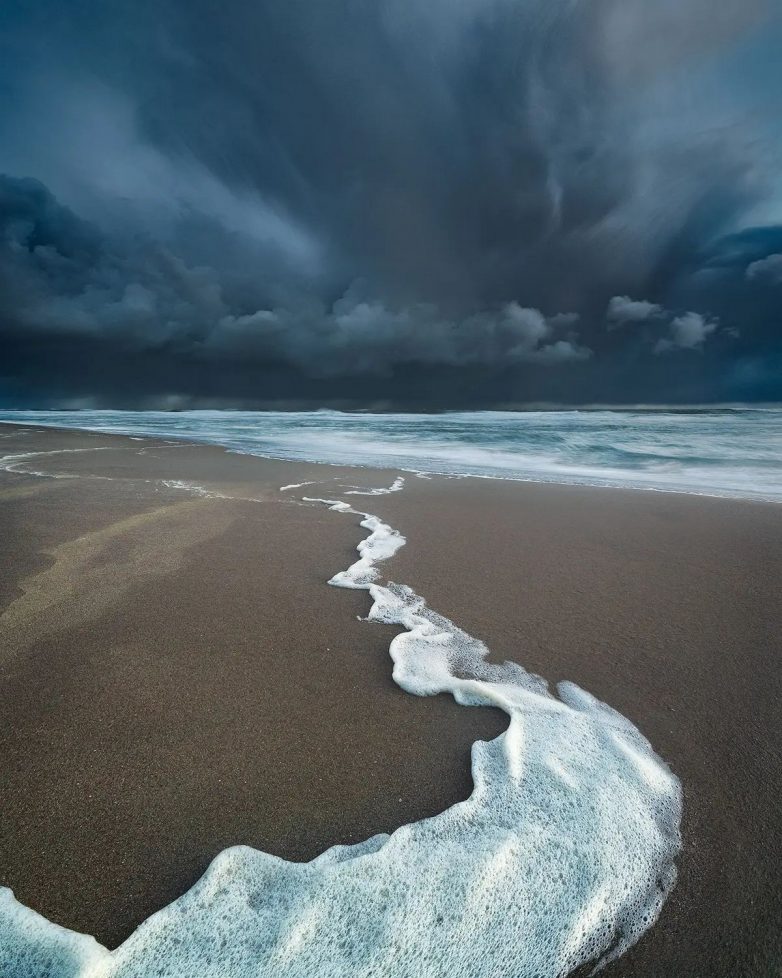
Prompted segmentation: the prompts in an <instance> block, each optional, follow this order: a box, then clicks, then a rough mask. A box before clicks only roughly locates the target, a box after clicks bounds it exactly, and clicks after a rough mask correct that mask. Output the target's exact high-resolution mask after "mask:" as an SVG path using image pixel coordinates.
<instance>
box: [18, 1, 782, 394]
mask: <svg viewBox="0 0 782 978" xmlns="http://www.w3.org/2000/svg"><path fill="white" fill-rule="evenodd" d="M0 20H1V21H2V27H3V30H2V37H3V41H2V42H1V45H0V65H1V67H0V89H1V91H0V94H2V102H0V106H2V107H0V172H2V173H4V174H5V176H3V177H2V179H1V180H0V358H1V359H0V400H2V401H4V402H5V403H8V404H11V403H20V404H21V403H25V404H32V403H72V402H73V403H76V402H80V401H84V400H89V401H90V402H91V403H100V404H107V405H111V404H117V405H118V406H126V405H134V404H143V405H147V404H149V405H151V404H156V403H161V404H164V403H186V404H199V403H209V404H212V403H226V404H237V405H238V404H243V405H244V404H246V405H248V406H252V405H255V404H257V405H262V404H265V403H270V402H274V403H275V404H280V403H290V404H292V405H293V404H300V403H307V404H317V403H345V404H355V405H361V404H375V403H377V402H383V403H390V404H398V405H404V404H411V405H415V406H427V405H429V406H435V407H447V406H451V405H453V406H457V405H459V406H461V405H464V404H475V405H483V404H487V405H488V404H493V403H524V402H528V401H540V400H550V401H565V402H573V403H581V402H586V401H603V402H618V401H627V400H634V401H637V400H649V401H671V400H681V401H683V402H688V401H706V400H758V399H762V400H770V399H778V398H779V397H780V396H782V383H781V382H780V370H779V367H780V364H782V342H781V341H780V331H779V316H778V313H779V310H780V300H781V299H782V274H780V271H779V261H778V260H779V257H780V254H782V229H781V228H780V226H779V224H778V223H777V222H778V221H779V219H780V215H782V195H781V194H780V187H779V172H780V170H779V148H780V135H781V134H780V131H779V125H778V121H777V112H776V105H777V103H778V97H777V96H778V95H779V94H780V93H781V92H782V67H781V66H780V64H779V60H778V58H777V57H776V51H777V50H778V43H779V41H781V40H782V24H780V17H779V15H778V14H775V13H774V11H773V9H772V8H771V7H770V6H769V5H767V4H766V3H764V2H763V0H742V2H738V0H726V2H725V3H722V4H720V6H719V9H716V10H715V7H714V4H713V3H711V2H710V0H675V2H674V0H653V2H648V0H586V2H583V3H579V4H572V3H570V2H564V0H549V2H546V3H544V2H542V0H512V2H511V0H481V2H478V0H458V2H457V0H432V2H431V3H428V4H420V3H418V2H413V0H370V2H361V3H358V2H355V0H327V2H325V3H313V2H312V0H307V2H304V0H289V2H287V3H285V4H280V3H276V2H271V0H253V2H249V3H247V2H242V3H238V2H234V0H227V2H224V3H222V4H220V5H215V4H213V3H211V2H207V0H190V2H188V3H185V2H184V0H163V2H158V3H154V4H152V3H150V2H146V0H140V2H136V3H133V4H131V3H126V2H124V0H118V2H115V3H112V4H109V5H107V4H99V3H97V2H94V0H74V2H73V3H71V4H68V5H67V10H66V9H63V5H61V4H54V3H51V2H48V3H44V2H42V0H26V2H24V3H22V2H17V0H11V2H9V3H8V4H6V5H4V7H3V11H2V13H0ZM639 297H640V298H639ZM661 354H665V356H661Z"/></svg>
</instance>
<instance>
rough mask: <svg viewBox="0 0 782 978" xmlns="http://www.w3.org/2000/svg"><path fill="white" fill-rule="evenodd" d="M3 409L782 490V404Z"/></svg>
mask: <svg viewBox="0 0 782 978" xmlns="http://www.w3.org/2000/svg"><path fill="white" fill-rule="evenodd" d="M0 420H9V421H17V422H28V423H35V424H45V425H56V426H61V427H69V428H87V429H89V430H93V431H107V432H117V433H125V434H133V435H139V434H143V435H157V436H160V437H164V438H178V439H190V440H194V441H200V442H207V443H210V444H217V445H223V446H225V447H226V448H229V449H232V450H234V451H237V452H246V453H248V454H255V455H263V456H267V457H272V458H282V459H298V460H307V461H314V462H330V463H335V464H339V465H368V466H376V467H389V468H396V469H401V470H406V471H419V472H427V473H432V474H434V473H440V474H445V475H473V476H482V477H485V478H495V479H514V480H522V481H534V482H560V483H574V484H578V485H593V486H619V487H628V488H640V489H658V490H667V491H676V492H692V493H702V494H706V495H718V496H733V497H739V498H751V499H769V500H779V499H782V409H780V408H763V409H754V408H730V409H725V408H721V409H715V410H713V411H705V410H699V411H690V412H682V411H651V410H642V411H641V410H635V411H608V410H606V411H535V412H525V413H515V412H502V411H486V412H462V413H451V414H430V415H422V414H346V413H342V412H338V411H313V412H299V413H288V412H242V411H183V412H178V413H169V412H143V411H78V412H70V411H32V412H13V411H6V412H0Z"/></svg>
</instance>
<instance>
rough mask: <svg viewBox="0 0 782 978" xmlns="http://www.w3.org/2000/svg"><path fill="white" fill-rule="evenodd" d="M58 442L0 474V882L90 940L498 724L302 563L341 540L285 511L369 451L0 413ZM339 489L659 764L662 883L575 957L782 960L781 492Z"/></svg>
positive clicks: (365, 812)
mask: <svg viewBox="0 0 782 978" xmlns="http://www.w3.org/2000/svg"><path fill="white" fill-rule="evenodd" d="M83 447H90V448H98V447H100V448H101V450H100V451H89V452H76V453H68V454H62V455H50V456H45V457H39V458H37V459H31V460H29V461H28V462H27V463H25V464H26V466H27V467H28V468H30V469H40V470H45V471H47V472H50V473H59V474H61V475H64V474H69V475H79V476H80V477H79V478H78V479H76V478H61V479H53V478H44V477H36V476H32V475H22V474H17V473H5V472H0V554H1V555H2V561H3V565H4V566H3V570H2V573H0V610H2V611H3V612H4V613H3V615H2V617H1V618H0V752H1V753H2V769H1V770H2V780H3V785H2V805H3V812H2V819H1V820H0V883H2V884H4V885H8V886H11V887H12V889H13V890H14V892H15V894H16V895H17V897H18V898H19V899H20V900H21V901H22V902H23V903H25V904H27V905H28V906H31V907H33V908H34V909H36V910H38V911H40V912H41V913H43V914H45V915H46V916H47V917H49V918H50V919H52V920H55V921H57V922H58V923H61V924H64V925H65V926H68V927H72V928H74V929H76V930H81V931H85V932H89V933H92V934H94V935H95V936H96V937H97V938H98V939H99V940H100V941H102V942H103V943H105V944H107V945H109V946H114V945H116V944H117V943H118V942H120V941H121V940H122V939H124V938H125V937H126V936H127V935H128V934H129V933H130V932H131V931H132V929H133V928H134V927H135V926H136V925H137V924H138V923H139V922H140V921H141V920H143V919H144V918H145V917H147V916H148V915H149V914H150V913H152V912H154V910H156V909H158V908H159V907H161V906H163V905H165V904H166V903H167V902H169V901H170V900H171V899H173V898H174V897H176V896H177V895H179V894H180V893H181V892H183V891H184V890H185V889H187V888H188V886H189V885H190V884H191V883H193V882H194V881H195V880H196V879H197V878H198V876H199V875H200V874H201V873H202V872H203V870H204V869H205V868H206V866H207V865H208V863H209V861H210V860H211V859H212V858H213V856H215V855H216V854H217V853H218V852H219V851H220V850H221V849H223V848H225V847H226V846H228V845H231V844H234V843H244V844H248V845H252V846H255V847H258V848H261V849H264V850H266V851H269V852H273V853H276V854H278V855H281V856H285V857H287V858H290V859H308V858H311V857H312V856H314V855H316V854H317V853H318V852H320V851H322V850H323V849H325V848H327V847H328V846H329V845H331V844H334V843H336V842H351V841H358V840H359V839H362V838H365V837H367V836H369V835H371V834H373V833H375V832H378V831H388V830H391V829H393V828H394V827H396V826H398V825H401V824H403V823H404V822H408V821H411V820H415V819H418V818H421V817H423V816H426V815H430V814H434V813H435V812H437V811H440V810H442V809H443V808H445V807H447V806H448V805H450V804H452V803H453V802H454V801H456V800H457V799H459V798H463V797H466V796H467V794H469V791H470V787H471V781H470V775H469V745H470V744H471V742H472V741H473V740H475V739H477V738H487V737H491V736H494V735H495V734H497V733H498V732H499V731H500V730H502V729H503V727H504V715H503V714H500V713H496V712H494V711H490V710H483V709H464V708H460V707H457V706H456V705H455V704H454V703H453V702H452V701H451V700H450V699H448V698H446V697H437V698H436V699H418V698H416V697H412V696H409V695H407V694H405V693H403V692H402V691H401V690H399V689H397V687H396V686H395V685H394V684H393V682H392V681H391V678H390V672H391V670H390V661H389V659H388V655H387V651H388V643H389V641H390V638H391V637H392V635H393V631H392V630H391V629H389V628H388V627H385V626H381V625H370V624H367V623H366V622H361V621H358V620H357V619H356V616H357V615H362V614H365V613H366V610H367V608H368V604H369V599H368V597H367V595H366V594H365V593H363V592H350V591H344V590H338V589H333V588H328V587H326V586H325V584H324V582H325V580H326V579H327V578H328V577H330V576H331V575H332V574H333V573H334V572H335V571H337V570H340V569H342V568H344V567H346V566H347V565H348V564H349V563H350V562H351V560H352V559H353V558H354V550H353V548H354V547H355V545H356V543H357V542H358V540H360V539H361V538H362V537H363V536H364V535H365V531H363V530H361V528H360V527H358V526H357V524H356V522H355V519H354V518H351V517H348V516H340V515H338V514H335V513H331V512H328V511H327V510H325V509H323V508H320V507H313V506H307V505H302V504H300V503H298V502H297V497H298V496H300V495H302V494H312V495H326V496H328V495H330V494H333V492H334V486H335V485H336V484H339V483H341V482H345V481H347V482H351V483H356V484H367V485H388V484H389V483H390V481H391V480H392V479H393V477H394V475H395V474H396V473H394V472H390V473H389V472H381V471H370V470H361V469H337V468H334V467H329V466H314V465H304V464H301V465H300V464H293V463H284V462H275V461H270V460H263V459H253V458H248V457H242V456H236V455H231V454H229V453H225V452H223V451H222V450H221V449H216V448H208V447H193V446H172V445H164V444H163V443H162V442H160V441H143V442H141V441H131V440H129V439H126V438H122V437H108V436H103V435H88V434H84V433H79V432H47V431H35V430H34V429H32V428H29V427H28V428H26V429H25V431H20V430H18V429H14V428H11V427H0V455H3V454H9V453H12V452H20V453H21V452H26V451H33V450H42V451H51V450H54V449H61V448H69V449H72V448H83ZM163 479H168V480H170V479H179V480H189V481H193V482H196V483H198V484H200V485H202V486H205V487H207V489H209V490H211V491H213V492H219V493H222V494H223V495H227V496H229V497H232V498H229V499H225V498H206V497H199V496H198V495H194V494H193V493H192V492H186V491H183V490H181V489H176V488H171V487H166V486H164V485H163V483H162V481H161V480H163ZM305 479H318V480H323V482H324V484H323V485H319V486H308V487H306V488H304V489H302V490H300V491H298V492H296V491H294V493H293V495H292V496H290V495H289V494H280V493H279V491H278V487H279V486H280V485H283V484H286V483H290V482H300V481H303V480H305ZM329 483H331V485H329ZM355 501H356V503H359V504H362V505H364V506H365V507H366V508H367V509H369V510H371V511H372V512H376V513H378V515H380V516H382V517H384V518H386V519H388V520H389V522H391V523H392V524H393V525H394V526H396V527H397V528H399V529H400V530H401V531H402V532H403V533H404V534H405V535H406V536H407V538H408V545H407V546H406V547H404V548H403V549H402V550H401V551H400V553H399V554H398V555H397V556H396V557H395V558H394V559H393V560H392V561H390V562H389V563H388V564H387V565H386V567H387V569H388V574H389V576H390V577H391V578H393V579H394V580H397V581H400V582H404V583H407V584H410V585H411V586H412V587H413V588H414V589H415V590H416V591H418V592H419V593H420V594H422V595H423V596H424V597H425V598H427V600H428V601H429V603H430V605H431V606H432V607H434V608H436V609H437V610H438V611H440V612H442V613H443V614H445V615H447V616H448V617H450V618H452V619H453V620H454V621H456V622H457V624H459V625H460V626H461V627H463V628H465V629H466V630H468V631H470V632H472V633H473V634H475V635H477V636H478V637H480V638H482V639H484V640H485V641H486V642H487V644H488V645H489V646H490V647H491V648H492V650H493V651H494V653H495V656H496V657H497V658H500V659H501V658H505V657H508V658H514V659H517V660H518V661H519V662H521V663H522V664H523V665H524V666H525V667H526V668H528V669H531V670H532V671H536V672H539V673H541V674H542V675H544V676H546V678H548V679H550V680H558V679H562V678H567V679H571V680H574V681H575V682H577V683H578V684H579V685H582V686H584V687H585V688H586V689H588V690H589V691H590V692H592V693H595V694H596V695H597V696H599V697H600V698H601V699H604V700H606V701H607V702H608V703H610V704H611V705H612V706H614V707H616V708H617V709H619V710H620V711H621V712H622V713H624V714H625V715H627V716H628V717H630V718H631V719H632V720H633V721H634V722H635V723H636V724H637V725H638V726H639V727H640V729H641V730H642V731H643V732H644V733H645V734H646V735H647V736H648V737H649V738H650V740H651V741H652V743H653V745H654V747H655V748H656V749H657V751H658V752H659V753H660V754H661V755H662V756H663V757H664V758H665V759H666V760H667V761H668V762H669V763H670V765H671V766H672V768H673V769H674V771H675V772H676V773H677V774H678V776H679V777H680V778H681V780H682V782H683V785H684V791H685V818H684V824H683V831H684V851H683V854H682V856H681V857H680V860H679V869H680V878H679V883H678V884H677V887H676V889H675V891H674V893H673V895H672V896H671V898H670V899H669V901H668V903H667V905H666V907H665V909H664V910H663V914H662V916H661V918H660V920H659V921H658V923H657V925H656V926H655V927H654V928H653V929H652V930H651V931H650V932H649V933H648V934H647V935H645V936H644V938H643V939H642V941H641V942H640V943H639V945H638V946H637V947H636V948H634V949H633V950H632V951H630V952H629V953H628V954H626V955H625V956H624V957H623V958H622V959H621V960H620V961H619V962H617V963H615V964H613V965H611V966H609V967H608V968H606V969H605V971H604V972H603V974H605V975H606V976H609V978H620V976H621V978H630V976H633V978H646V976H650V978H656V976H660V978H663V976H665V978H701V976H703V978H722V976H724V978H728V976H730V978H765V976H770V975H779V974H782V969H781V968H780V962H782V946H781V940H780V922H781V921H782V897H781V896H780V863H781V860H780V849H781V847H780V839H782V815H781V814H780V805H779V798H780V793H781V791H782V763H781V761H780V757H781V756H782V724H780V707H779V704H780V694H782V664H781V659H780V652H781V651H782V649H780V644H782V643H781V642H780V630H779V624H778V617H779V607H780V581H781V580H782V507H777V506H774V505H769V504H759V503H739V502H730V501H725V500H715V499H706V498H698V497H687V496H680V495H671V494H662V493H650V492H625V491H615V490H607V489H599V490H589V489H581V488H571V487H565V486H540V485H526V484H519V483H502V482H489V481H484V480H472V479H467V480H448V479H432V480H430V481H427V480H420V479H416V478H414V477H409V478H408V481H407V485H406V488H405V491H404V492H402V493H396V494H394V495H391V496H379V497H373V498H369V497H363V498H362V497H355Z"/></svg>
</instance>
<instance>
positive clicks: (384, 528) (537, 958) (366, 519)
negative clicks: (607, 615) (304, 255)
mask: <svg viewBox="0 0 782 978" xmlns="http://www.w3.org/2000/svg"><path fill="white" fill-rule="evenodd" d="M311 501H312V502H317V503H321V504H326V505H328V506H329V507H330V508H331V509H333V510H335V511H337V512H341V513H344V514H348V515H356V516H358V517H359V518H360V520H361V524H362V526H363V527H364V528H366V529H367V530H369V531H370V532H369V534H368V536H367V537H366V538H365V539H364V540H363V541H362V542H361V543H360V544H359V546H358V551H359V559H358V560H357V561H356V562H355V563H354V564H352V565H351V567H349V568H348V569H347V570H345V571H342V572H340V573H338V574H336V575H335V576H334V577H333V578H332V579H331V581H330V583H331V584H333V585H335V586H338V587H350V588H365V589H366V590H368V591H369V594H370V596H371V598H372V607H371V610H370V613H369V618H370V619H371V620H373V621H377V622H386V623H388V624H394V625H399V626H402V628H404V629H405V631H404V632H403V633H401V634H399V635H397V637H396V638H394V639H393V641H392V642H391V645H390V651H391V657H392V659H393V663H394V669H393V675H394V679H395V680H396V682H397V683H398V684H399V685H400V686H401V687H402V688H403V689H405V690H407V691H408V692H410V693H413V694H416V695H421V696H428V695H434V694H436V693H440V692H447V693H451V694H452V695H453V697H454V698H455V699H456V701H457V702H459V703H461V704H463V705H469V706H477V705H486V706H495V707H499V708H500V709H502V710H504V711H505V712H506V713H507V714H508V716H509V721H510V722H509V726H508V729H507V730H506V732H505V733H503V734H501V735H500V736H499V737H497V738H496V739H494V740H492V741H490V742H488V743H485V742H478V743H476V744H474V745H473V751H472V773H473V779H474V790H473V792H472V794H471V796H470V797H469V799H467V800H466V801H464V802H460V803H459V804H457V805H454V806H452V807H451V808H449V809H447V810H446V811H445V812H443V813H442V814H440V815H437V816H435V817H433V818H429V819H425V820H423V821H420V822H416V823H414V824H411V825H405V826H403V827H401V828H399V829H397V830H396V831H395V832H394V833H393V834H392V835H390V836H388V835H378V836H375V837H373V838H371V839H369V840H367V841H365V842H363V843H359V844H358V845H353V846H335V847H333V848H331V849H329V850H328V851H326V852H325V853H323V854H322V855H321V856H319V857H318V858H316V859H314V860H313V861H312V862H310V863H304V864H301V863H291V862H287V861H285V860H283V859H279V858H277V857H274V856H271V855H268V854H266V853H262V852H258V851H256V850H253V849H249V848H246V847H235V848H231V849H227V850H225V851H224V852H223V853H221V854H220V855H219V856H218V857H217V858H216V859H215V860H214V861H213V863H212V865H211V866H210V868H209V870H208V871H207V873H206V874H205V875H204V876H203V877H202V879H201V880H200V881H199V882H198V883H197V884H196V885H195V886H194V887H193V888H192V889H191V890H190V891H189V892H187V893H186V894H185V895H184V896H183V897H181V898H180V899H179V900H177V901H175V902H174V903H172V904H171V905H170V906H168V907H166V908H164V909H163V910H161V911H159V912H158V913H156V914H155V915H153V916H152V917H151V918H149V920H147V921H146V922H145V923H144V924H143V925H142V926H141V927H140V928H139V929H138V930H137V931H136V932H135V933H134V934H133V935H132V936H131V937H130V938H129V939H128V940H127V941H126V942H125V943H124V944H123V945H122V946H121V947H120V948H119V949H117V950H116V951H115V952H112V953H109V952H108V951H106V949H105V948H101V947H100V946H99V945H97V944H96V943H95V942H94V941H93V940H92V938H88V937H84V936H82V935H77V934H74V933H71V932H67V931H64V930H62V929H61V928H59V927H55V926H54V925H53V924H50V923H48V922H47V921H45V920H44V919H43V918H41V917H39V916H38V915H37V914H34V913H33V912H32V911H30V910H27V909H25V908H23V907H21V906H20V905H19V904H18V903H16V902H15V901H14V900H13V898H12V896H11V895H10V891H5V892H4V895H3V897H2V901H3V902H2V908H3V909H2V910H0V973H2V974H3V975H4V976H8V978H22V976H24V978H39V976H40V978H43V976H44V975H56V978H69V976H74V978H76V976H78V978H139V976H142V975H143V976H150V975H161V976H163V975H165V976H169V978H194V976H198V978H250V976H254V978H305V976H306V978H349V976H356V978H359V976H360V978H370V976H373V978H557V976H564V975H566V974H568V973H569V972H570V971H572V970H573V969H574V968H576V967H578V966H580V965H583V964H587V963H592V964H594V965H595V967H600V966H601V965H602V964H604V963H605V962H607V961H608V960H610V959H612V958H614V957H616V956H618V955H619V954H621V953H622V952H623V951H624V950H626V949H627V948H628V947H629V946H630V945H631V944H633V943H634V942H635V941H636V940H638V938H639V937H640V936H641V935H642V934H643V932H644V931H645V930H646V929H647V928H648V927H650V926H651V924H652V923H653V922H654V921H655V919H656V918H657V915H658V914H659V912H660V908H661V907H662V904H663V902H664V900H665V898H666V896H667V894H668V893H669V891H670V889H671V887H672V886H673V883H674V880H675V875H676V871H675V867H674V858H675V856H676V854H677V852H678V850H679V847H680V836H679V820H680V815H681V792H680V786H679V782H678V780H677V779H676V777H675V776H674V775H673V774H672V773H671V772H670V771H669V770H668V768H667V767H666V766H665V764H664V763H663V762H662V761H661V760H660V759H659V758H658V757H657V756H656V755H655V753H654V752H653V750H652V748H651V746H650V745H649V743H648V742H647V741H646V740H645V739H644V737H643V736H642V735H641V734H640V733H639V732H638V730H636V728H635V727H634V726H633V725H632V724H631V723H630V721H629V720H627V719H626V718H625V717H623V716H621V715H620V714H619V713H617V712H615V711H614V710H612V709H610V708H609V707H607V706H605V705H604V704H602V703H600V702H599V701H598V700H596V699H595V698H594V697H593V696H591V695H590V694H589V693H586V692H585V691H583V690H581V689H579V688H578V687H577V686H574V685H573V684H570V683H561V684H559V686H558V687H557V692H558V695H557V696H555V695H553V694H552V693H551V692H550V691H549V689H548V687H547V685H546V683H545V682H544V681H543V680H542V679H540V678H539V677H536V676H533V675H531V674H529V673H527V672H526V671H525V670H524V669H523V668H522V667H521V666H519V665H517V664H515V663H504V664H492V663H489V662H488V661H487V658H488V649H487V648H486V646H485V645H484V644H483V643H482V642H480V641H479V640H477V639H475V638H473V637H471V636H470V635H468V634H467V633H466V632H464V631H462V630H461V629H459V628H458V627H457V626H456V625H454V624H453V623H452V622H451V621H449V620H448V619H447V618H445V617H443V616H442V615H439V614H437V613H436V612H434V611H432V610H431V609H429V608H428V607H427V605H426V602H425V601H424V600H423V598H421V597H420V596H419V595H417V594H416V593H415V592H414V591H412V590H411V589H410V588H408V587H404V586H400V585H396V584H392V583H385V584H381V583H379V581H378V579H379V569H378V567H377V564H378V563H379V562H382V561H384V560H387V559H388V558H389V557H391V556H393V554H394V553H396V552H397V551H398V550H399V548H400V547H401V546H403V545H404V544H405V539H404V537H403V536H402V535H401V534H400V533H399V532H398V531H396V530H395V529H393V528H392V527H391V526H389V525H388V524H386V523H384V522H383V521H382V520H381V519H379V518H378V517H377V516H373V515H372V514H369V513H362V512H360V511H358V510H355V509H353V507H352V506H350V505H349V504H348V503H345V502H343V501H341V500H311ZM397 733H398V735H399V736H403V733H402V732H397ZM393 736H394V732H391V733H390V736H389V745H390V747H391V746H392V745H393ZM52 962H55V963H56V967H55V968H53V967H52Z"/></svg>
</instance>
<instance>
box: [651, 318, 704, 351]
mask: <svg viewBox="0 0 782 978" xmlns="http://www.w3.org/2000/svg"><path fill="white" fill-rule="evenodd" d="M716 332H717V323H716V322H714V321H713V320H709V319H706V317H705V316H702V315H701V314H700V313H697V312H686V313H685V314H684V315H683V316H677V317H676V318H675V319H674V320H673V321H672V322H671V324H670V326H669V335H668V336H663V337H661V338H660V339H659V340H658V341H657V343H655V346H654V352H655V353H670V352H671V351H672V350H700V349H702V348H703V344H704V343H705V342H706V340H707V338H708V337H709V336H711V335H712V333H716Z"/></svg>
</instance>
